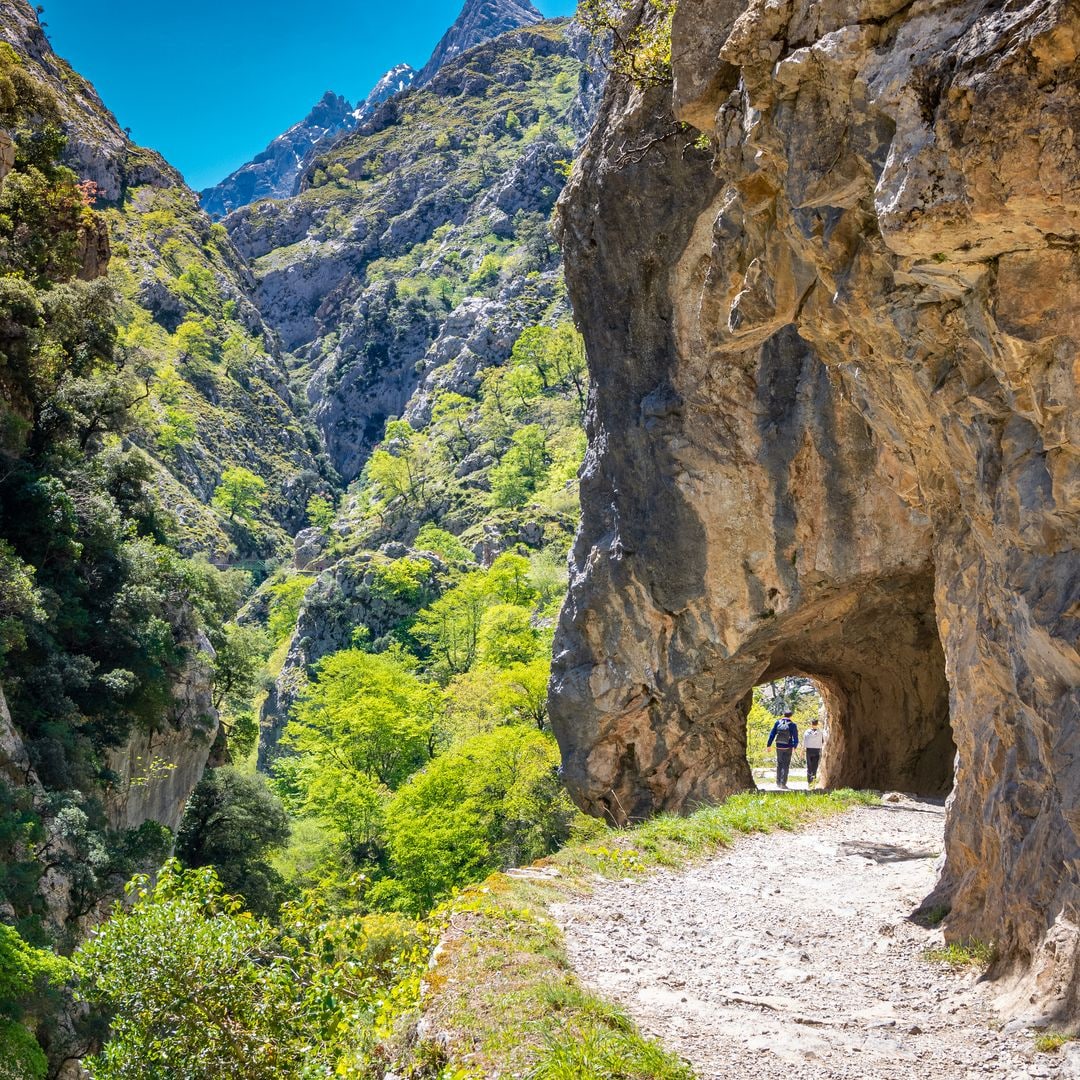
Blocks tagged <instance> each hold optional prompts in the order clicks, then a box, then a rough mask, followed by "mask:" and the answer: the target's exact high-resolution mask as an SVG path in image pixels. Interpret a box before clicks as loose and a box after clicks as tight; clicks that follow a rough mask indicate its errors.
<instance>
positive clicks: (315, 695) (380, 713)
mask: <svg viewBox="0 0 1080 1080" xmlns="http://www.w3.org/2000/svg"><path fill="white" fill-rule="evenodd" d="M439 721H440V709H439V699H438V694H437V693H436V691H435V690H434V688H432V687H430V686H427V685H425V684H424V683H422V682H420V680H419V679H418V678H417V677H416V676H415V675H414V674H413V672H412V671H411V670H410V667H409V665H408V664H407V663H406V661H405V659H404V657H403V656H402V655H401V654H400V653H398V652H389V653H375V654H373V653H366V652H361V651H360V650H358V649H346V650H343V651H342V652H337V653H333V654H331V655H330V656H327V657H325V658H324V659H323V660H321V661H320V662H319V664H318V666H317V667H316V670H315V680H314V681H313V682H312V683H311V684H310V685H309V686H308V687H307V689H306V690H305V692H304V695H303V696H302V697H301V699H300V701H299V702H298V703H297V705H296V707H295V709H294V712H293V718H292V720H291V721H290V722H289V724H288V726H287V727H286V729H285V734H284V735H283V736H282V741H283V743H284V744H285V745H286V746H288V747H289V748H290V749H291V750H292V751H293V752H294V754H295V759H294V760H293V761H291V762H289V764H288V774H289V781H290V783H291V784H292V785H293V786H294V788H295V789H296V792H297V802H298V808H299V809H301V810H302V811H303V812H307V813H311V814H314V815H315V816H317V817H318V818H320V820H322V821H324V822H325V823H326V824H327V825H329V826H330V827H331V828H333V829H335V830H337V832H338V833H339V834H340V835H342V836H343V837H344V838H345V839H346V840H347V841H348V842H349V843H350V845H351V846H352V847H353V848H354V849H357V848H360V847H363V846H364V845H365V844H367V843H369V842H370V841H371V840H372V834H373V833H374V832H376V831H377V830H376V828H375V826H376V825H377V819H378V812H379V811H378V806H379V801H380V799H381V798H382V796H383V789H393V788H395V787H397V786H398V785H399V784H401V783H402V782H403V781H404V780H405V779H406V778H407V777H408V776H410V775H411V774H412V773H413V772H415V771H416V769H418V768H419V767H420V766H421V765H423V764H424V762H426V761H427V760H428V759H429V757H430V756H431V753H432V750H433V746H434V743H435V741H436V731H437V728H438V725H439Z"/></svg>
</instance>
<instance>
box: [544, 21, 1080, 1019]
mask: <svg viewBox="0 0 1080 1080" xmlns="http://www.w3.org/2000/svg"><path fill="white" fill-rule="evenodd" d="M640 8H641V10H644V11H646V12H648V11H652V10H653V9H652V8H651V7H650V6H649V5H647V4H642V5H640ZM1077 42H1080V8H1078V7H1077V5H1076V4H1069V3H1062V2H1060V0H1032V2H1030V3H1023V2H1021V3H1019V4H1010V5H1004V6H1002V5H992V4H985V3H983V2H981V0H961V2H956V3H949V4H914V5H905V4H902V3H895V4H890V3H881V2H878V0H856V2H853V3H850V4H840V5H836V4H832V5H830V4H827V3H818V2H816V0H794V2H793V3H785V4H777V3H774V2H772V0H680V2H679V4H678V7H677V9H676V16H675V23H674V31H673V38H672V56H673V58H674V68H675V85H674V94H673V93H672V90H671V88H670V87H656V86H653V87H647V88H642V87H639V86H633V85H629V84H627V83H625V82H623V83H620V82H619V81H618V80H615V81H613V82H612V83H611V84H610V85H609V88H608V92H607V95H606V98H605V101H604V104H603V106H602V108H601V113H600V118H599V121H598V124H597V126H596V128H595V129H594V131H593V133H592V135H591V137H590V141H589V144H588V146H587V148H586V151H585V153H584V155H583V157H582V158H581V161H580V164H579V166H578V168H577V169H576V170H575V174H574V177H573V178H572V180H571V184H570V186H569V188H568V193H567V195H566V196H565V198H564V201H563V203H562V227H563V234H564V249H565V252H566V258H567V277H568V281H569V285H570V290H571V294H572V299H573V302H574V308H575V312H576V314H577V316H578V318H579V321H580V323H581V325H582V329H583V332H584V334H585V337H586V344H587V349H588V355H589V362H590V371H591V374H592V378H593V398H592V402H591V410H590V417H589V425H590V430H589V436H590V445H589V451H588V454H587V457H586V462H585V467H584V470H583V475H582V510H583V524H582V530H581V533H580V535H579V537H578V540H577V543H576V546H575V549H574V552H573V555H572V567H573V570H572V577H571V591H570V596H569V598H568V601H567V604H566V606H565V608H564V611H563V615H562V619H561V623H560V627H559V631H558V634H557V638H556V646H555V663H554V667H553V681H552V699H551V714H552V723H553V726H554V727H555V730H556V733H557V735H558V737H559V740H560V744H561V746H562V749H563V756H564V769H565V775H566V779H567V784H568V786H569V788H570V790H571V792H572V793H573V795H574V797H575V798H576V799H577V800H578V801H579V803H581V805H583V806H585V807H586V808H588V809H590V810H591V811H593V812H596V813H603V814H607V815H609V816H611V817H612V818H614V819H616V820H619V821H625V820H629V819H631V818H634V817H638V816H643V815H646V814H649V813H652V812H655V811H656V810H658V809H673V810H680V809H685V808H688V807H691V806H693V805H694V804H695V802H698V801H701V800H704V799H708V798H716V797H720V796H723V795H726V794H728V793H729V792H731V791H733V790H736V789H738V788H741V787H746V786H749V772H748V768H747V766H746V762H745V758H744V757H743V749H744V746H745V733H744V732H743V730H742V721H743V717H744V716H745V711H746V708H747V701H746V695H747V694H748V693H749V692H750V690H751V688H752V687H753V686H754V685H755V684H756V683H758V682H760V681H761V680H762V679H763V678H767V677H771V676H774V675H777V674H781V673H783V672H784V671H787V670H795V669H797V670H804V671H810V672H814V673H815V674H816V675H817V677H819V678H820V679H821V680H822V682H823V684H824V685H825V686H827V687H829V688H830V689H829V691H828V692H829V693H830V694H832V695H833V696H834V699H835V700H834V701H833V707H834V708H835V709H838V710H840V712H842V713H843V714H844V715H845V717H846V718H847V719H846V723H845V724H844V730H845V735H844V737H843V739H844V741H843V745H842V747H841V753H840V754H839V758H838V762H837V764H836V766H835V773H834V772H833V771H830V775H829V779H830V780H833V781H841V782H851V783H859V784H871V785H878V786H893V785H894V784H895V786H900V787H909V788H914V789H916V790H920V789H921V790H933V789H935V788H940V787H942V786H944V785H945V784H946V783H947V779H946V773H947V769H946V768H945V765H944V762H945V761H946V760H948V759H949V758H950V757H951V755H950V749H949V743H948V731H949V725H950V722H951V728H952V734H953V736H954V738H955V743H956V748H957V755H956V761H957V769H956V777H955V789H954V794H953V798H952V801H951V804H950V811H949V817H948V824H947V833H946V861H945V866H944V870H943V874H942V879H941V883H940V886H939V889H938V894H939V895H938V898H939V899H941V900H942V901H944V902H946V903H947V904H949V905H950V906H951V914H950V916H949V921H948V923H947V930H948V932H949V933H950V934H951V935H952V936H953V937H956V938H963V937H967V936H976V937H980V938H983V939H984V940H990V941H994V942H995V944H996V945H997V946H998V950H999V956H1000V961H999V964H998V967H997V970H998V972H999V973H1003V972H1006V971H1008V972H1011V973H1013V974H1016V975H1018V976H1025V978H1024V979H1023V980H1022V981H1021V983H1020V986H1021V988H1022V989H1021V990H1020V991H1019V993H1021V994H1022V995H1023V997H1024V999H1025V1000H1030V1002H1036V1003H1038V1004H1039V1007H1040V1008H1042V1009H1043V1010H1044V1014H1045V1015H1046V1016H1050V1017H1053V1018H1054V1019H1055V1020H1062V1019H1072V1020H1075V1021H1080V1011H1078V1010H1080V930H1078V927H1080V816H1078V812H1077V793H1078V792H1080V742H1078V740H1080V689H1078V687H1080V652H1078V650H1077V642H1078V640H1080V620H1078V617H1077V610H1078V609H1077V599H1078V588H1080V586H1078V582H1080V555H1078V552H1077V543H1076V541H1077V536H1078V535H1080V497H1078V494H1077V492H1078V491H1080V457H1078V453H1077V450H1078V444H1080V429H1078V424H1080V400H1078V394H1077V381H1078V376H1080V368H1078V366H1077V357H1078V356H1080V322H1078V321H1077V311H1080V242H1078V239H1077V238H1078V237H1080V199H1078V198H1077V192H1080V158H1078V156H1077V154H1076V152H1075V147H1076V146H1077V145H1078V144H1080V132H1078V131H1077V130H1076V118H1077V116H1080V48H1078V47H1077ZM681 123H684V124H692V125H695V126H696V128H698V129H699V130H700V131H701V132H703V133H704V139H702V138H699V137H698V135H697V132H695V131H694V130H692V129H690V130H688V129H687V128H686V127H685V126H680V124H681ZM943 674H944V675H945V676H947V683H948V709H947V710H946V706H945V700H946V689H945V679H944V678H943ZM946 712H947V713H948V716H949V719H948V721H947V720H946ZM882 713H884V715H885V718H886V723H887V725H888V727H889V730H890V732H891V731H893V730H895V729H897V728H900V729H903V730H905V731H907V732H908V736H907V738H906V740H905V743H904V744H903V746H902V747H901V749H900V752H898V753H896V754H893V753H892V748H890V747H889V746H887V745H884V744H883V743H882V742H881V741H878V742H876V743H875V740H874V738H873V736H872V733H871V732H870V731H869V725H870V723H871V718H872V717H874V716H875V715H880V714H882Z"/></svg>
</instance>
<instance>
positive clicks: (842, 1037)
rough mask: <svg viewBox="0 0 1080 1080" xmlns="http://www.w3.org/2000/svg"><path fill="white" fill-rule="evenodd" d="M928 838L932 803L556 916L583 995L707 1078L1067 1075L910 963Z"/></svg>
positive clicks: (978, 994)
mask: <svg viewBox="0 0 1080 1080" xmlns="http://www.w3.org/2000/svg"><path fill="white" fill-rule="evenodd" d="M943 828H944V810H943V808H942V807H941V806H939V805H936V804H933V803H928V802H920V801H914V800H909V799H903V800H902V801H900V802H897V803H883V804H882V805H880V806H873V807H860V808H858V809H855V810H851V811H849V812H848V813H845V814H842V815H839V816H838V817H835V818H830V819H828V820H825V821H822V822H818V823H816V824H813V825H810V826H808V827H807V828H805V829H803V830H800V831H799V832H794V833H789V832H774V833H771V834H769V835H764V836H751V837H747V838H744V839H742V840H740V841H738V842H737V843H736V844H735V845H734V846H733V847H732V848H731V849H729V850H726V851H724V852H722V853H721V854H719V855H717V856H716V857H714V858H712V859H710V860H708V861H707V862H704V863H700V864H698V865H696V866H694V867H692V868H690V869H688V870H684V871H680V872H671V871H665V872H661V873H657V874H656V875H654V876H653V877H650V878H648V879H644V880H640V881H601V882H598V883H597V885H596V889H595V891H594V893H593V894H592V895H591V896H589V897H586V898H583V899H581V900H579V901H575V902H574V903H570V904H564V905H562V906H561V907H560V908H558V909H557V911H556V917H557V919H558V921H559V922H560V924H561V925H562V926H563V928H564V930H565V932H566V939H567V947H568V951H569V955H570V959H571V962H572V964H573V966H574V968H575V970H576V971H577V972H578V974H579V976H580V977H581V979H582V981H583V982H585V983H586V984H588V985H590V986H592V987H594V988H595V989H597V990H599V991H600V992H601V993H602V994H603V995H604V996H605V997H606V998H608V999H610V1000H612V1001H616V1002H618V1003H619V1004H620V1005H622V1006H623V1007H624V1008H625V1009H626V1010H627V1011H628V1012H629V1013H630V1014H631V1015H632V1016H633V1017H634V1019H635V1020H636V1021H637V1023H638V1024H639V1026H640V1027H641V1028H642V1030H643V1031H645V1032H646V1033H648V1034H650V1035H652V1036H654V1037H656V1038H658V1039H660V1040H661V1041H662V1042H663V1043H664V1044H665V1045H666V1046H667V1047H668V1048H669V1049H671V1050H673V1051H675V1052H676V1053H678V1054H680V1055H682V1056H683V1057H684V1058H686V1059H687V1060H688V1061H689V1062H690V1063H691V1064H692V1065H693V1067H694V1069H695V1070H696V1072H697V1074H698V1075H699V1076H700V1077H702V1078H708V1080H727V1078H729V1077H740V1078H748V1080H755V1078H766V1077H768V1078H771V1077H784V1078H788V1080H799V1078H803V1077H806V1078H814V1080H828V1078H844V1080H863V1078H868V1080H913V1078H923V1077H932V1078H933V1080H972V1078H975V1077H978V1078H980V1080H982V1078H986V1077H1003V1078H1015V1080H1024V1078H1027V1077H1036V1076H1047V1077H1062V1078H1063V1077H1067V1076H1068V1077H1071V1076H1074V1075H1080V1070H1077V1064H1078V1062H1077V1058H1076V1056H1075V1055H1074V1054H1071V1053H1069V1052H1066V1053H1065V1054H1064V1055H1046V1054H1039V1053H1037V1052H1036V1051H1035V1049H1034V1045H1033V1038H1032V1034H1031V1033H1030V1032H1028V1031H1026V1030H1021V1031H1015V1030H1014V1031H1010V1032H1009V1033H1008V1034H1006V1033H1005V1031H1004V1030H1003V1025H1002V1022H1001V1018H1000V1017H999V1016H998V1015H997V1014H996V1013H995V1012H994V1011H993V1010H992V1008H991V1006H990V997H989V993H990V992H989V989H988V987H987V986H986V985H985V984H979V983H978V982H977V973H976V972H955V971H953V970H951V969H949V968H947V967H943V966H940V965H936V964H932V963H930V962H929V961H927V960H926V959H925V957H924V955H923V954H924V952H925V950H926V949H928V948H934V947H936V946H939V945H941V944H942V935H941V931H940V930H937V929H928V928H926V927H923V926H920V925H918V924H916V923H914V922H913V921H911V919H910V918H909V916H910V915H911V913H912V912H913V911H914V910H915V909H916V908H917V907H918V905H919V903H920V902H921V901H922V899H923V898H924V897H925V896H926V895H927V894H928V893H929V892H930V890H931V888H932V887H933V884H934V881H935V878H936V872H935V868H936V863H937V859H938V856H939V854H940V852H941V849H942V844H943V841H942V834H943ZM1013 1026H1014V1027H1015V1025H1013Z"/></svg>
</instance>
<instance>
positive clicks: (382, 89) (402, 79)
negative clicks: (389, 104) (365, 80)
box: [353, 64, 416, 120]
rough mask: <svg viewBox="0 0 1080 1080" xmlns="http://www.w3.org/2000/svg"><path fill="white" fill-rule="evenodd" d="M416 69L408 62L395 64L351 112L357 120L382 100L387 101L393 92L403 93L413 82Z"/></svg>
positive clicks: (362, 117)
mask: <svg viewBox="0 0 1080 1080" xmlns="http://www.w3.org/2000/svg"><path fill="white" fill-rule="evenodd" d="M415 78H416V71H415V70H414V69H413V68H412V67H411V66H410V65H409V64H395V65H394V66H393V67H392V68H391V69H390V70H389V71H388V72H387V73H386V74H385V75H384V76H383V77H382V78H381V79H380V80H379V81H378V82H377V83H376V84H375V85H374V86H373V87H372V88H371V93H369V94H368V96H367V97H366V98H364V101H363V104H361V105H360V107H359V108H358V109H356V111H355V112H354V113H353V116H354V117H355V118H356V119H357V120H365V119H367V117H369V116H370V115H371V114H372V113H373V112H374V111H375V110H376V109H377V108H378V107H379V106H380V105H381V104H382V103H383V102H384V101H389V100H390V98H392V97H393V96H394V95H395V94H401V93H404V92H405V91H406V90H408V89H409V87H410V86H412V84H413V79H415Z"/></svg>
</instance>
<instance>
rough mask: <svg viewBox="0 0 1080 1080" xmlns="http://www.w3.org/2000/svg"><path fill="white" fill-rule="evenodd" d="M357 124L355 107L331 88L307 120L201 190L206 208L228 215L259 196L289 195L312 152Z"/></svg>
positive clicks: (212, 214) (285, 196)
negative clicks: (213, 183) (222, 178)
mask: <svg viewBox="0 0 1080 1080" xmlns="http://www.w3.org/2000/svg"><path fill="white" fill-rule="evenodd" d="M355 126H356V117H355V115H354V109H353V106H352V105H350V104H349V103H348V102H347V101H346V100H345V99H344V98H343V97H341V96H340V95H339V94H335V93H333V92H332V91H330V90H327V91H326V93H325V94H323V96H322V98H321V99H320V100H319V101H318V103H317V104H316V105H315V106H314V107H313V108H312V110H311V112H309V113H308V114H307V116H305V117H304V119H303V120H301V121H300V122H299V123H298V124H293V126H292V127H291V128H289V130H288V131H286V132H284V133H283V134H281V135H279V136H278V137H277V138H276V139H274V141H273V142H272V143H270V145H269V146H268V147H267V148H266V149H265V150H263V151H262V153H260V154H258V155H256V156H255V157H254V158H252V160H251V161H249V162H248V163H247V164H246V165H241V166H240V168H239V169H237V170H236V171H235V172H233V173H230V174H229V175H228V176H227V177H225V179H224V180H222V181H221V183H220V184H215V185H214V186H213V187H210V188H206V189H205V190H203V191H201V192H199V201H200V203H201V205H202V208H203V209H204V210H205V211H206V212H207V213H208V214H210V215H211V216H213V217H224V216H225V215H226V214H228V213H229V212H230V211H232V210H236V209H237V208H238V207H241V206H247V204H248V203H252V202H255V201H256V200H257V199H284V198H287V197H288V196H289V195H292V194H293V193H294V192H295V191H296V183H297V179H298V178H299V176H300V173H301V171H302V170H303V168H304V167H305V165H306V164H307V162H308V160H309V156H310V154H311V151H312V150H314V149H315V147H316V146H318V145H319V144H321V143H323V142H324V141H325V140H327V139H330V140H332V139H333V138H334V137H335V136H337V135H340V134H341V133H342V132H343V131H348V130H350V129H351V128H353V127H355Z"/></svg>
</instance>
